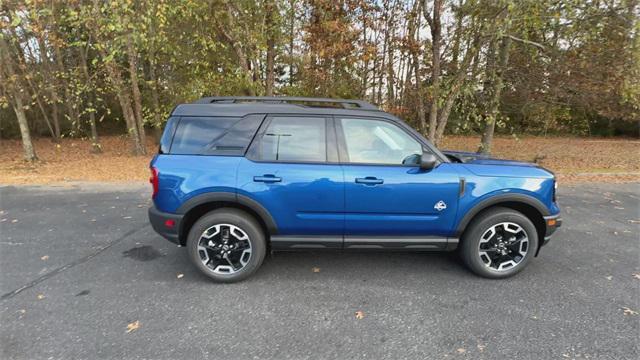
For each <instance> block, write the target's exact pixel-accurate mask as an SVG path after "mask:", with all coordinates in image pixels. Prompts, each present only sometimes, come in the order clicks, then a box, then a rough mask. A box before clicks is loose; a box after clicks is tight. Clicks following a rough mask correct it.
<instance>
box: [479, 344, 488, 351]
mask: <svg viewBox="0 0 640 360" xmlns="http://www.w3.org/2000/svg"><path fill="white" fill-rule="evenodd" d="M486 347H487V346H486V345H482V344H478V351H480V352H483V351H484V349H485V348H486Z"/></svg>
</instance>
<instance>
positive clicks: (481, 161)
mask: <svg viewBox="0 0 640 360" xmlns="http://www.w3.org/2000/svg"><path fill="white" fill-rule="evenodd" d="M442 152H443V153H444V154H445V155H447V157H449V158H450V159H451V160H453V161H455V162H461V163H465V164H475V165H511V166H528V167H538V165H537V164H534V163H528V162H522V161H516V160H502V159H495V158H492V157H490V156H489V155H487V154H480V153H474V152H466V151H451V150H443V151H442Z"/></svg>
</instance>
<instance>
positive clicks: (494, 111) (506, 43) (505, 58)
mask: <svg viewBox="0 0 640 360" xmlns="http://www.w3.org/2000/svg"><path fill="white" fill-rule="evenodd" d="M510 48H511V38H510V37H508V36H505V37H503V38H502V42H501V44H500V53H499V55H498V64H497V66H495V65H494V69H493V70H492V71H491V75H492V76H493V79H492V81H491V97H490V99H489V101H488V106H489V108H488V111H487V119H486V120H487V122H486V127H485V129H484V132H483V133H482V140H481V143H480V148H479V149H478V152H480V153H483V154H490V153H491V145H492V143H493V134H494V132H495V128H496V118H497V116H498V113H499V106H500V96H501V94H502V88H503V87H504V82H503V77H502V74H503V72H504V71H505V70H506V68H507V65H508V64H509V50H510Z"/></svg>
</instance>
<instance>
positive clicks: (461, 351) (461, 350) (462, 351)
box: [456, 348, 467, 354]
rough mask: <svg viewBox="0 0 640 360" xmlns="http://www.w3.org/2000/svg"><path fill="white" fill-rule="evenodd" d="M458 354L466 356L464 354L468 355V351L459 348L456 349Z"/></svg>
mask: <svg viewBox="0 0 640 360" xmlns="http://www.w3.org/2000/svg"><path fill="white" fill-rule="evenodd" d="M456 352H457V353H458V354H464V353H466V352H467V350H465V349H463V348H458V349H456Z"/></svg>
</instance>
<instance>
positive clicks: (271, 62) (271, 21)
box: [265, 0, 277, 96]
mask: <svg viewBox="0 0 640 360" xmlns="http://www.w3.org/2000/svg"><path fill="white" fill-rule="evenodd" d="M265 7H266V9H265V11H266V13H267V14H266V19H265V23H266V27H267V75H266V79H265V95H266V96H273V87H274V84H275V58H276V28H275V27H276V23H275V12H276V11H277V8H276V4H275V3H274V1H273V0H269V1H267V3H266V4H265Z"/></svg>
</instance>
